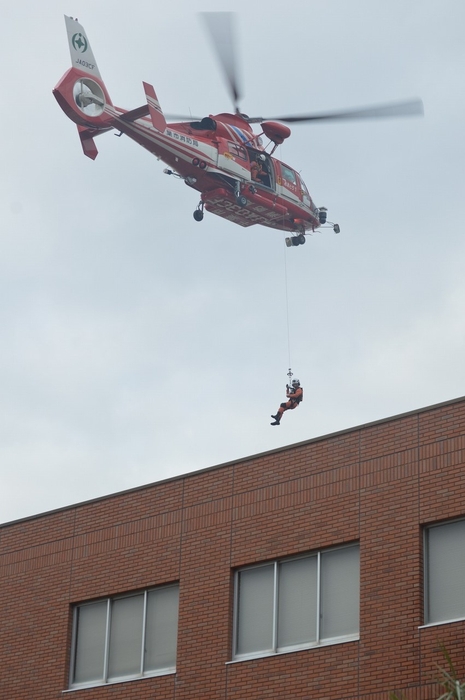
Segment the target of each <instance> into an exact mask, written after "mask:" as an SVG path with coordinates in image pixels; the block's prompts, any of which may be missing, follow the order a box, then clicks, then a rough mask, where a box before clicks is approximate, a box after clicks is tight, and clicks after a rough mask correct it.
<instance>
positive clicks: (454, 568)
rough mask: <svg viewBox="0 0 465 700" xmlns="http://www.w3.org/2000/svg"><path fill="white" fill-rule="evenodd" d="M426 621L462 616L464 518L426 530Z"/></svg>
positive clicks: (464, 597) (464, 600) (464, 601)
mask: <svg viewBox="0 0 465 700" xmlns="http://www.w3.org/2000/svg"><path fill="white" fill-rule="evenodd" d="M425 574H426V581H425V584H426V595H425V601H426V606H425V607H426V610H425V622H426V623H435V622H446V621H447V620H457V619H465V520H456V521H454V522H449V523H443V524H442V525H435V526H433V527H429V528H427V530H426V571H425Z"/></svg>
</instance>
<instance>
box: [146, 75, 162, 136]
mask: <svg viewBox="0 0 465 700" xmlns="http://www.w3.org/2000/svg"><path fill="white" fill-rule="evenodd" d="M142 84H143V86H144V90H145V96H146V98H147V104H148V108H149V114H150V118H151V120H152V124H153V126H154V127H155V129H156V130H157V131H159V132H160V133H162V134H163V132H164V131H165V129H166V120H165V117H164V116H163V112H162V109H161V107H160V103H159V101H158V97H157V95H156V93H155V90H154V88H153V85H149V84H148V83H144V82H143V83H142Z"/></svg>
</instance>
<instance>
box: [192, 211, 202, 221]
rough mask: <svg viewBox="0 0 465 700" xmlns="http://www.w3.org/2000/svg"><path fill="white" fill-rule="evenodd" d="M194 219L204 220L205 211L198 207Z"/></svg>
mask: <svg viewBox="0 0 465 700" xmlns="http://www.w3.org/2000/svg"><path fill="white" fill-rule="evenodd" d="M192 216H193V217H194V219H195V220H196V221H202V219H203V211H202V210H201V209H196V210H195V212H194V213H193V214H192Z"/></svg>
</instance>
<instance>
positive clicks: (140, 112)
mask: <svg viewBox="0 0 465 700" xmlns="http://www.w3.org/2000/svg"><path fill="white" fill-rule="evenodd" d="M149 114H150V112H149V106H148V104H147V105H142V107H137V108H136V109H131V111H130V112H125V113H124V114H121V115H120V117H119V118H120V119H122V120H123V121H124V122H135V121H136V119H140V118H141V117H148V116H149Z"/></svg>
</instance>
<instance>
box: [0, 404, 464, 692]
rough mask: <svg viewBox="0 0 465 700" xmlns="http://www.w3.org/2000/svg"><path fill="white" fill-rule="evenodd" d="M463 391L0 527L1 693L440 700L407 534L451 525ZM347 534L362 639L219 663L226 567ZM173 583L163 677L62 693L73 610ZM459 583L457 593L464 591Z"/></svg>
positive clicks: (443, 637) (225, 622)
mask: <svg viewBox="0 0 465 700" xmlns="http://www.w3.org/2000/svg"><path fill="white" fill-rule="evenodd" d="M464 462H465V398H464V399H458V400H456V401H451V402H447V403H445V404H440V405H438V406H433V407H429V408H426V409H421V410H419V411H416V412H412V413H409V414H405V415H402V416H396V417H393V418H390V419H387V420H384V421H380V422H377V423H373V424H370V425H366V426H361V427H359V428H355V429H353V430H347V431H343V432H340V433H338V434H335V435H330V436H327V437H323V438H320V439H316V440H311V441H308V442H305V443H299V444H297V445H293V446H290V447H288V448H284V449H280V450H277V451H273V452H270V453H266V454H262V455H257V456H254V457H250V458H247V459H244V460H240V461H237V462H234V463H229V464H226V465H222V466H220V467H216V468H212V469H208V470H205V471H203V472H197V473H194V474H190V475H187V476H185V477H182V478H175V479H172V480H169V481H165V482H161V483H158V484H153V485H150V486H147V487H143V488H138V489H134V490H131V491H127V492H124V493H120V494H116V495H113V496H110V497H106V498H101V499H97V500H95V501H92V502H87V503H83V504H78V505H76V506H73V507H70V508H65V509H62V510H59V511H55V512H51V513H45V514H43V515H41V516H37V517H33V518H30V519H25V520H22V521H17V522H14V523H9V524H6V525H4V526H2V527H0V586H1V588H0V623H1V631H0V668H1V671H0V700H45V699H47V700H51V699H55V698H63V697H67V696H69V697H72V698H75V699H76V700H81V698H82V699H83V700H84V699H85V700H96V699H99V700H106V699H107V698H108V699H110V698H111V699H112V700H113V699H114V700H123V699H124V700H136V699H137V700H148V699H149V698H150V699H151V700H152V699H153V698H157V700H165V699H166V700H195V699H198V700H200V699H201V700H220V699H221V700H246V699H247V700H249V699H253V700H255V699H257V700H266V699H267V698H280V699H283V700H293V699H296V700H325V699H326V698H327V699H328V700H336V699H338V698H366V700H381V698H383V699H385V700H386V698H387V697H388V692H389V691H390V690H393V689H397V690H402V691H403V692H404V693H405V694H406V696H407V698H409V700H429V699H430V698H434V697H437V696H438V694H439V693H438V688H437V687H436V686H435V685H434V673H435V664H436V663H441V662H442V658H441V653H440V651H439V648H438V645H439V644H440V643H444V644H445V646H446V647H447V648H448V649H449V651H450V652H451V654H452V657H453V659H454V661H455V663H456V666H457V669H458V671H459V672H460V673H461V675H462V677H463V678H465V621H461V622H456V623H451V624H446V625H437V626H434V627H427V628H421V625H422V623H423V582H422V549H423V546H422V525H424V524H428V523H432V522H436V521H439V520H443V519H447V518H452V517H457V516H464V515H465V470H464ZM354 540H359V541H360V555H361V619H360V630H361V633H360V641H357V642H354V641H352V642H347V643H345V644H337V645H333V646H325V647H321V648H316V649H315V648H314V649H307V650H302V651H298V652H292V653H287V654H280V655H276V656H272V657H267V658H261V659H254V660H247V661H241V662H234V663H231V638H232V592H233V588H232V579H233V577H232V572H233V570H234V569H235V567H239V566H242V565H247V564H253V563H256V562H261V561H266V560H271V559H274V558H276V557H283V556H287V555H293V554H298V553H301V552H307V551H309V550H313V549H320V548H323V547H326V546H331V545H335V544H341V543H345V542H351V541H354ZM172 581H180V610H179V633H178V658H177V671H176V675H167V676H161V677H155V678H146V679H144V680H136V681H129V682H126V683H117V684H113V685H108V686H104V687H98V688H88V689H81V690H74V691H72V692H71V694H70V695H69V694H68V693H65V695H63V691H64V690H66V689H67V688H68V669H69V653H70V652H69V650H70V640H71V609H72V605H73V604H74V603H78V602H83V601H85V600H90V599H93V598H100V597H104V596H109V595H115V594H119V593H125V592H130V591H135V590H138V589H143V588H147V587H149V586H154V585H157V584H163V583H169V582H172ZM464 585H465V583H464Z"/></svg>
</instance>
